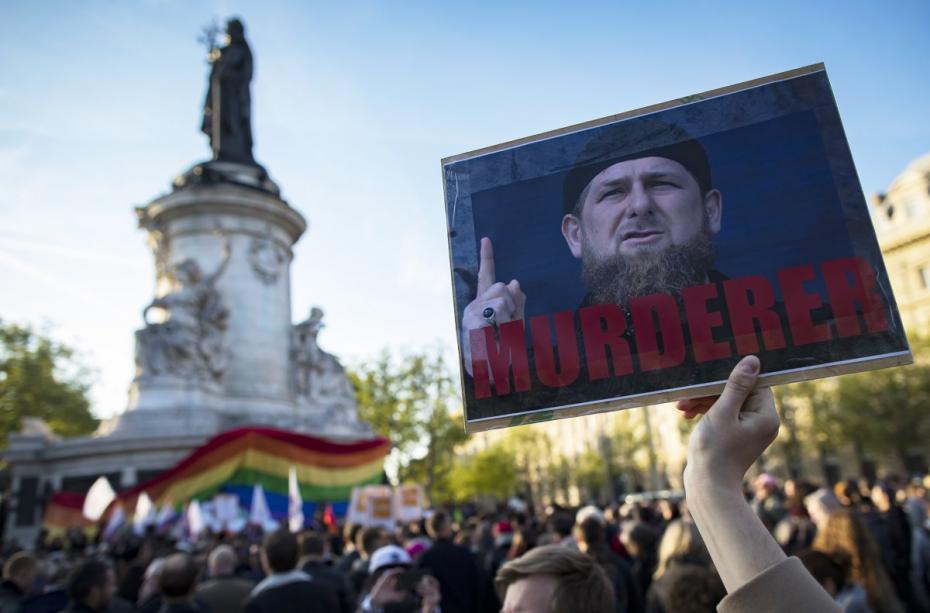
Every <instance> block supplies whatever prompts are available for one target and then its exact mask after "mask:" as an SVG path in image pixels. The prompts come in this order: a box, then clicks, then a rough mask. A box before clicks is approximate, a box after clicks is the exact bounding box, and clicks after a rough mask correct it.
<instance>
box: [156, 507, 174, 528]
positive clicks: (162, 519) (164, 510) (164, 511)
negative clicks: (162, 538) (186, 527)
mask: <svg viewBox="0 0 930 613" xmlns="http://www.w3.org/2000/svg"><path fill="white" fill-rule="evenodd" d="M175 517H177V513H175V512H174V505H171V504H169V503H167V502H166V503H164V504H163V505H161V509H159V510H158V516H157V517H156V518H155V526H156V527H157V528H158V531H159V532H162V531H163V530H165V528H167V526H168V524H170V523H171V522H172V521H174V519H175Z"/></svg>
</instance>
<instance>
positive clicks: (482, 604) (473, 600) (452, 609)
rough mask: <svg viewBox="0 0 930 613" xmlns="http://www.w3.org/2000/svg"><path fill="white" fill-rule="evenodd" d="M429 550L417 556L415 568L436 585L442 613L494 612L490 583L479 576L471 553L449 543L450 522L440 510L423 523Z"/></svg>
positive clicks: (482, 574) (483, 576) (478, 569)
mask: <svg viewBox="0 0 930 613" xmlns="http://www.w3.org/2000/svg"><path fill="white" fill-rule="evenodd" d="M426 530H427V532H428V533H429V536H430V538H432V539H433V546H432V547H430V548H429V549H428V550H426V551H425V552H423V553H422V554H421V555H420V558H419V563H418V566H419V567H420V568H422V569H424V570H425V571H427V572H429V574H430V575H432V576H433V577H435V578H436V580H437V581H438V582H439V590H440V592H441V594H442V601H441V602H440V608H441V609H442V611H443V613H457V612H461V613H473V612H477V611H494V610H496V609H497V606H496V605H497V603H496V602H494V601H493V598H490V592H491V589H490V587H491V584H490V580H489V579H488V578H487V577H486V576H485V575H484V573H482V572H481V569H480V568H479V566H478V562H477V560H476V559H475V556H474V555H472V553H471V551H469V550H468V549H466V548H465V547H462V546H460V545H456V544H454V543H453V542H452V521H451V518H450V517H449V516H448V515H447V514H446V513H445V512H444V511H441V510H438V511H435V512H433V514H432V516H431V517H430V518H429V520H427V523H426Z"/></svg>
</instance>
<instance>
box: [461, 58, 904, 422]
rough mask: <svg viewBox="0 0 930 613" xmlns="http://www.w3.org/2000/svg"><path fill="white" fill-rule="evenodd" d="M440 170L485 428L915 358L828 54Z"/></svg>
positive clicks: (475, 401) (476, 413) (473, 399)
mask: <svg viewBox="0 0 930 613" xmlns="http://www.w3.org/2000/svg"><path fill="white" fill-rule="evenodd" d="M443 174H444V188H445V196H446V215H447V221H448V233H449V248H450V259H451V266H452V280H453V286H454V305H455V318H456V322H457V324H458V329H459V335H458V342H459V357H460V360H461V368H462V375H463V377H462V386H463V396H464V399H465V419H466V428H467V429H468V430H469V431H477V430H485V429H489V428H494V427H504V426H509V425H519V424H524V423H532V422H535V421H544V420H547V419H553V418H558V417H567V416H572V415H581V414H587V413H593V412H598V411H603V410H610V409H614V408H624V407H633V406H642V405H645V404H651V403H656V402H663V401H669V400H676V399H682V398H689V397H699V396H706V395H710V394H714V393H719V391H720V390H721V389H722V387H723V382H724V381H725V380H726V377H727V375H728V374H729V372H730V370H731V369H732V367H733V366H734V365H735V364H736V362H738V361H739V359H740V357H742V356H745V355H748V354H755V355H758V356H759V358H760V360H761V362H762V373H763V378H762V380H763V383H765V384H775V383H785V382H790V381H798V380H804V379H813V378H818V377H825V376H835V375H838V374H843V373H850V372H857V371H862V370H868V369H873V368H880V367H885V366H891V365H899V364H905V363H910V362H911V354H910V350H909V347H908V344H907V339H906V336H905V333H904V330H903V328H902V325H901V320H900V317H899V315H898V311H897V307H896V304H895V300H894V296H893V294H892V291H891V286H890V283H889V280H888V276H887V273H886V270H885V266H884V263H883V261H882V258H881V252H880V251H879V248H878V244H877V241H876V238H875V233H874V230H873V227H872V222H871V218H870V216H869V212H868V207H867V205H866V202H865V199H864V197H863V194H862V190H861V187H860V185H859V180H858V177H857V175H856V171H855V167H854V164H853V160H852V156H851V154H850V151H849V146H848V143H847V141H846V137H845V134H844V132H843V127H842V124H841V122H840V116H839V112H838V110H837V107H836V103H835V101H834V97H833V93H832V91H831V88H830V84H829V81H828V79H827V74H826V70H825V68H824V67H823V65H815V66H810V67H807V68H802V69H798V70H794V71H791V72H788V73H782V74H779V75H773V76H771V77H765V78H762V79H758V80H756V81H753V82H749V83H744V84H740V85H735V86H731V87H727V88H723V89H720V90H714V91H711V92H707V93H704V94H698V95H694V96H689V97H688V98H686V99H681V100H676V101H671V102H668V103H664V104H659V105H656V106H654V107H649V108H646V109H641V110H639V111H632V112H629V113H625V114H623V115H618V116H614V117H610V118H606V119H603V120H598V121H594V122H590V123H588V124H583V125H579V126H573V127H570V128H564V129H561V130H557V131H554V132H550V133H546V134H542V135H539V136H534V137H529V138H525V139H522V140H519V141H514V142H511V143H505V144H502V145H497V146H493V147H488V148H487V149H483V150H479V151H475V152H472V153H466V154H462V155H457V156H453V157H451V158H447V159H445V160H443Z"/></svg>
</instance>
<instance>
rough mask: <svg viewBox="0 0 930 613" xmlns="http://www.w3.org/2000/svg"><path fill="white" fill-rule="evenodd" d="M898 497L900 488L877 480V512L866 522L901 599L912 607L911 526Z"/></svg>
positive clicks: (874, 491)
mask: <svg viewBox="0 0 930 613" xmlns="http://www.w3.org/2000/svg"><path fill="white" fill-rule="evenodd" d="M896 496H897V492H896V489H895V488H894V486H893V485H892V484H891V483H890V482H888V481H884V480H880V481H877V482H876V483H875V485H874V486H873V487H872V491H871V499H872V504H873V505H874V506H875V511H874V512H873V513H871V514H869V515H868V516H866V524H867V525H868V526H869V529H870V530H871V532H872V537H873V538H874V539H875V542H876V543H877V544H878V550H879V553H880V554H881V556H882V562H883V563H884V565H885V570H886V571H887V572H888V576H889V577H890V578H891V582H892V583H893V584H894V589H895V592H896V593H897V594H898V598H899V599H900V600H901V602H903V603H905V604H906V605H908V608H910V602H911V600H912V595H911V526H910V524H909V523H908V521H907V514H906V513H905V512H904V510H903V509H902V508H901V506H900V505H899V504H898V502H897V500H896Z"/></svg>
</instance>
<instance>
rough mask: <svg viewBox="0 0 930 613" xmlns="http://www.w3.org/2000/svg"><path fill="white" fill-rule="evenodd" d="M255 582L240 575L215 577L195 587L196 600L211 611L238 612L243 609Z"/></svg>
mask: <svg viewBox="0 0 930 613" xmlns="http://www.w3.org/2000/svg"><path fill="white" fill-rule="evenodd" d="M254 587H255V584H254V583H252V582H251V581H249V580H248V579H242V578H240V577H216V578H214V579H209V580H207V581H204V582H203V583H202V584H200V586H198V587H197V601H198V602H201V603H203V604H204V605H206V606H207V607H209V609H210V610H211V611H213V613H227V611H228V612H229V613H239V612H240V611H244V610H245V603H246V602H247V601H248V600H249V595H250V594H251V593H252V588H254Z"/></svg>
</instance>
